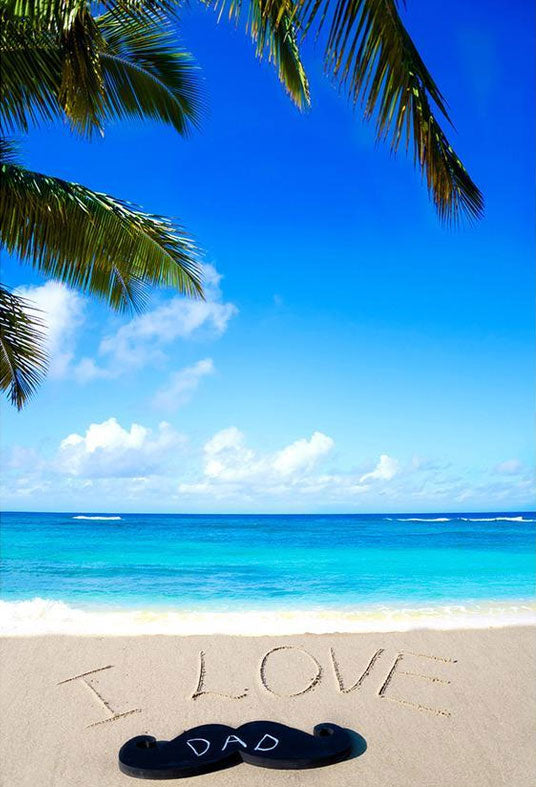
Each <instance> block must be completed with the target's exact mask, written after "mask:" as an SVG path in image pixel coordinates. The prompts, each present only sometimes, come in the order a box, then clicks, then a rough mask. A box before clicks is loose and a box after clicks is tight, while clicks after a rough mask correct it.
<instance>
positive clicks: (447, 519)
mask: <svg viewBox="0 0 536 787" xmlns="http://www.w3.org/2000/svg"><path fill="white" fill-rule="evenodd" d="M387 519H389V517H387ZM389 521H391V520H389ZM396 521H397V522H536V519H525V517H523V516H477V517H472V516H452V517H448V516H437V517H417V516H413V517H404V518H399V519H397V520H396Z"/></svg>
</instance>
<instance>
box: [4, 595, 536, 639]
mask: <svg viewBox="0 0 536 787" xmlns="http://www.w3.org/2000/svg"><path fill="white" fill-rule="evenodd" d="M535 613H536V604H535V603H533V602H531V601H522V600H519V601H503V602H501V601H482V602H478V603H476V602H470V603H459V604H450V605H440V606H433V605H429V606H422V607H407V606H403V607H402V606H400V607H397V606H387V605H379V604H377V605H371V606H370V607H357V608H355V609H348V608H343V609H340V610H337V609H320V608H319V609H313V610H311V609H273V610H258V609H257V610H255V609H246V610H242V611H238V612H209V611H203V610H200V611H196V612H193V611H188V610H182V609H154V608H153V609H150V608H149V609H129V608H117V609H98V608H93V609H82V608H79V607H71V606H70V605H68V604H65V603H64V602H63V601H54V600H52V599H43V598H34V599H32V600H31V601H10V602H9V601H0V633H2V634H3V635H5V636H28V635H39V634H41V635H43V634H47V635H48V634H69V635H78V636H81V635H87V636H105V635H108V636H121V635H133V636H134V635H140V634H170V635H171V634H175V635H183V636H184V635H192V634H234V635H244V636H260V635H277V636H281V635H284V634H303V633H304V632H305V631H308V632H311V633H314V634H331V633H334V632H340V633H356V632H367V631H368V632H374V631H376V632H381V631H410V630H412V629H423V628H426V629H436V630H446V629H466V628H471V629H478V628H489V627H502V626H527V625H533V624H534V623H535V622H536V614H535Z"/></svg>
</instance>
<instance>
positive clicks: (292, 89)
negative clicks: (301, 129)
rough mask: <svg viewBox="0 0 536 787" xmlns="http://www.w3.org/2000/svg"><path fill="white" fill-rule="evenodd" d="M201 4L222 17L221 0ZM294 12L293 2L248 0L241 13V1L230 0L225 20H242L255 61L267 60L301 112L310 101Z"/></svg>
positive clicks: (287, 0) (223, 5)
mask: <svg viewBox="0 0 536 787" xmlns="http://www.w3.org/2000/svg"><path fill="white" fill-rule="evenodd" d="M203 2H204V3H205V5H208V6H211V7H212V8H214V9H215V10H216V11H217V12H218V14H219V16H220V17H221V16H222V14H223V12H224V10H225V0H203ZM295 12H296V7H295V5H294V3H293V0H249V2H248V3H247V7H246V10H245V12H244V8H243V5H242V0H230V2H229V6H228V16H229V19H234V20H235V21H236V22H237V23H238V22H239V21H241V19H242V17H245V28H246V31H247V32H248V33H249V35H250V36H251V39H252V41H253V42H254V43H255V53H256V55H257V57H258V58H259V59H261V58H263V57H265V56H266V55H267V56H268V60H269V61H270V62H271V63H273V64H274V66H275V67H276V69H277V73H278V77H279V80H280V82H281V83H282V85H283V86H284V87H285V89H286V91H287V93H288V95H289V96H290V98H291V99H292V101H293V102H294V103H295V104H296V106H298V107H299V108H300V109H303V108H304V107H308V106H309V105H310V100H311V99H310V92H309V82H308V80H307V75H306V73H305V69H304V67H303V64H302V62H301V57H300V50H299V46H298V41H297V36H296V29H295V25H294V17H295Z"/></svg>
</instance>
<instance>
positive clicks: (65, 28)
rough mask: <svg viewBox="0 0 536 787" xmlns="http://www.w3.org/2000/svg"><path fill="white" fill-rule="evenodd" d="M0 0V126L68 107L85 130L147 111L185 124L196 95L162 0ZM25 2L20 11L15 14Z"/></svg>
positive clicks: (194, 113)
mask: <svg viewBox="0 0 536 787" xmlns="http://www.w3.org/2000/svg"><path fill="white" fill-rule="evenodd" d="M101 5H102V6H103V7H106V6H108V7H109V9H110V10H109V11H107V12H106V13H104V14H102V15H101V16H100V17H96V18H95V17H94V16H93V15H92V14H91V10H95V9H94V8H93V6H91V7H90V5H89V3H86V2H85V1H84V0H61V2H60V1H59V0H6V2H5V5H2V6H1V7H0V57H1V58H2V72H3V74H2V86H1V107H0V121H1V123H2V127H3V128H4V130H5V131H6V132H8V133H9V132H12V131H13V130H15V129H16V128H22V129H23V130H27V129H28V127H29V125H30V124H35V123H38V122H39V121H41V120H52V119H54V118H57V117H61V116H62V115H63V114H64V113H65V115H66V116H67V118H68V120H69V122H70V123H71V126H72V127H73V129H75V130H77V131H78V132H80V133H82V134H83V135H85V136H91V135H92V133H93V132H94V131H99V132H101V133H102V131H103V127H104V124H105V121H106V120H108V119H110V118H119V119H121V118H124V117H127V116H136V117H141V118H144V117H150V118H155V119H158V120H162V121H164V122H166V123H170V124H171V125H173V126H174V127H175V128H176V129H177V130H178V131H179V132H180V133H186V132H187V130H188V129H189V127H190V125H191V124H194V125H196V124H198V122H199V116H200V107H201V100H200V97H199V87H198V84H197V81H196V77H197V69H196V68H195V66H194V64H193V60H192V57H191V55H189V54H188V53H186V52H183V51H180V50H179V49H178V47H177V46H176V45H175V43H174V41H173V37H172V30H171V23H170V20H169V18H168V17H164V16H163V14H164V11H166V10H167V9H168V5H169V3H167V2H166V0H158V1H157V2H149V0H144V1H143V2H142V0H113V2H112V0H110V2H108V3H103V4H101ZM24 11H27V14H26V15H22V14H23V12H24Z"/></svg>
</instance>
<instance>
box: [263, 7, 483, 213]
mask: <svg viewBox="0 0 536 787" xmlns="http://www.w3.org/2000/svg"><path fill="white" fill-rule="evenodd" d="M268 1H269V2H273V3H279V2H281V0H268ZM298 14H299V19H300V23H301V25H302V27H303V29H304V30H305V31H308V30H310V29H311V27H312V26H316V28H317V31H320V30H322V29H323V28H324V27H326V28H327V43H326V50H325V67H326V70H327V71H328V73H330V74H331V75H332V76H333V77H334V79H335V81H336V82H337V83H338V84H339V86H341V87H342V88H344V89H345V90H346V91H347V92H348V95H349V96H350V98H351V100H352V101H353V102H354V103H355V102H358V101H359V102H361V104H362V105H363V107H364V113H365V117H366V118H371V117H374V118H375V119H376V129H377V135H378V137H379V138H380V139H387V140H389V141H390V143H391V147H392V149H393V150H395V151H396V150H397V149H398V148H399V147H400V145H401V144H404V145H405V147H406V149H407V148H408V147H409V146H412V147H413V149H414V153H415V160H416V162H417V164H418V166H419V167H420V169H421V171H422V172H423V173H424V175H425V178H426V182H427V185H428V188H429V191H430V192H431V195H432V198H433V200H434V203H435V205H436V207H437V210H438V212H439V215H440V216H441V218H443V219H445V220H447V221H449V220H457V219H458V218H459V217H460V216H461V215H465V216H467V217H469V218H470V219H473V218H478V217H480V216H481V215H482V212H483V198H482V194H481V193H480V191H479V189H478V188H477V186H476V185H475V184H474V182H473V181H472V179H471V178H470V176H469V174H468V172H467V171H466V169H465V167H464V166H463V164H462V162H461V161H460V159H459V157H458V156H457V155H456V153H455V152H454V150H453V149H452V147H451V145H450V144H449V142H448V140H447V138H446V136H445V134H444V132H443V130H442V129H441V127H440V124H439V122H438V120H437V119H436V117H435V114H434V112H433V110H432V105H435V107H436V108H437V110H438V111H439V113H440V114H442V115H443V116H444V117H445V118H446V119H447V121H448V120H449V118H448V113H447V107H446V103H445V100H444V98H443V96H442V94H441V92H440V91H439V89H438V87H437V85H436V83H435V82H434V80H433V78H432V76H431V75H430V72H429V71H428V69H427V68H426V66H425V64H424V62H423V61H422V58H421V57H420V55H419V53H418V51H417V49H416V47H415V45H414V43H413V41H412V40H411V37H410V36H409V34H408V32H407V30H406V29H405V27H404V25H403V23H402V20H401V19H400V16H399V13H398V7H397V2H396V0H302V2H301V3H300V6H299V9H298Z"/></svg>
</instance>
